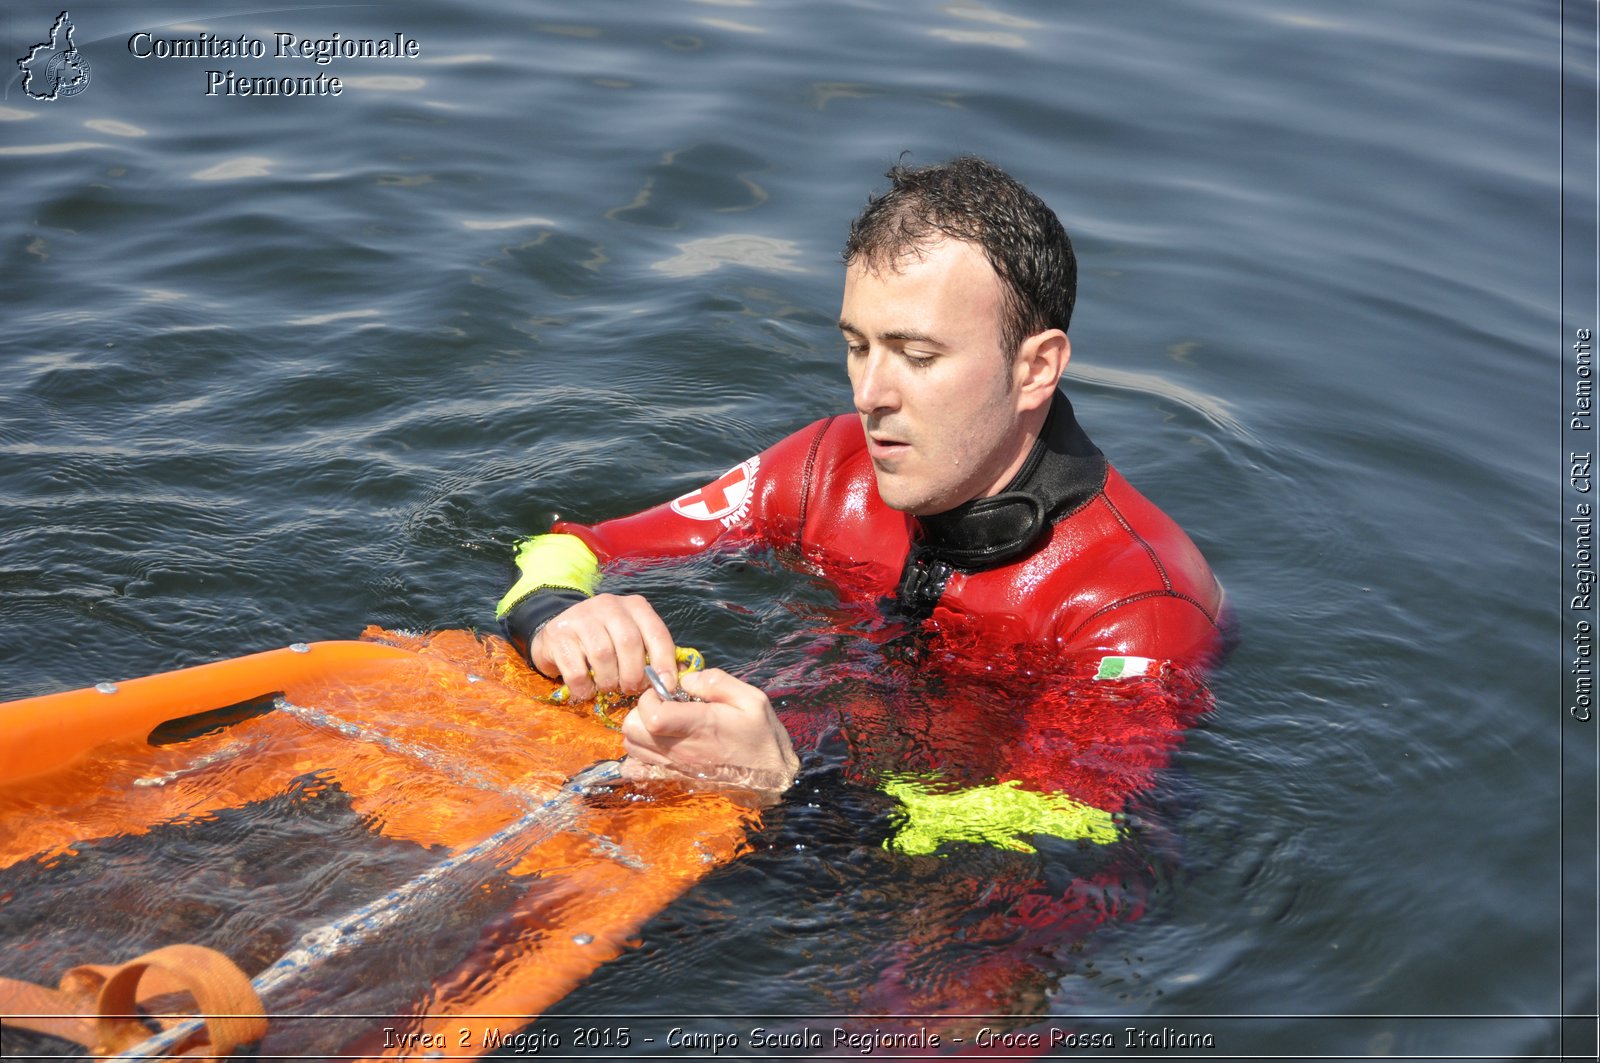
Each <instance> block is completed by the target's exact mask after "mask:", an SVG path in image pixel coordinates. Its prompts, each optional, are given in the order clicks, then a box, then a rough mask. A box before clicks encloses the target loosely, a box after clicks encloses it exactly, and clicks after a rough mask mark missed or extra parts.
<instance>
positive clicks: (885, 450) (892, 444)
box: [867, 432, 911, 460]
mask: <svg viewBox="0 0 1600 1063" xmlns="http://www.w3.org/2000/svg"><path fill="white" fill-rule="evenodd" d="M909 449H911V444H910V443H907V442H905V441H904V440H901V439H896V438H895V437H893V436H889V435H883V434H880V433H877V432H868V433H867V455H868V456H869V457H871V458H872V459H874V460H878V459H881V458H893V457H896V456H898V455H900V454H904V453H905V452H906V451H907V450H909Z"/></svg>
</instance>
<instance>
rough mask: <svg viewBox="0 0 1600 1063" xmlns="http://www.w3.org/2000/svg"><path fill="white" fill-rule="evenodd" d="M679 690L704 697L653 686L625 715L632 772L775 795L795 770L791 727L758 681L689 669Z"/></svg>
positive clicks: (625, 769)
mask: <svg viewBox="0 0 1600 1063" xmlns="http://www.w3.org/2000/svg"><path fill="white" fill-rule="evenodd" d="M679 678H680V680H681V683H682V686H683V689H684V690H685V691H686V692H688V693H690V694H693V695H694V696H695V697H697V698H704V699H705V700H703V701H662V700H661V698H660V697H658V696H657V695H656V694H655V692H654V691H646V692H645V693H644V694H642V695H640V697H639V704H638V706H637V707H635V708H634V710H633V711H632V712H630V713H629V714H628V717H627V719H625V720H623V721H622V748H623V749H624V750H625V751H626V752H627V754H628V759H627V761H626V762H625V763H624V766H623V772H624V774H625V775H627V776H628V777H630V778H651V777H655V776H659V775H670V774H674V773H675V774H678V775H683V776H688V777H690V778H698V779H705V780H708V781H712V782H719V783H726V784H730V785H735V786H740V787H743V788H745V789H749V790H754V791H757V792H760V793H762V794H765V795H768V796H776V795H777V794H779V793H782V792H783V791H784V790H787V789H788V788H789V786H790V784H792V783H793V782H794V777H795V773H796V772H798V771H799V770H800V761H799V758H797V757H796V756H795V755H794V747H793V746H791V745H790V743H789V732H788V731H785V730H784V728H783V724H782V723H781V722H780V721H779V720H778V716H777V713H775V712H773V711H772V702H771V701H769V700H768V699H767V696H766V695H765V694H763V693H762V692H761V691H760V690H759V689H757V688H756V687H753V686H751V685H750V684H749V683H745V682H743V681H741V680H738V679H735V678H734V677H733V676H731V675H729V674H728V673H727V672H724V671H722V670H720V669H717V668H713V669H710V670H708V671H705V672H686V673H684V674H683V675H682V676H680V677H679Z"/></svg>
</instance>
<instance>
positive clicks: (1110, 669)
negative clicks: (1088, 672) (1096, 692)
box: [1094, 657, 1161, 679]
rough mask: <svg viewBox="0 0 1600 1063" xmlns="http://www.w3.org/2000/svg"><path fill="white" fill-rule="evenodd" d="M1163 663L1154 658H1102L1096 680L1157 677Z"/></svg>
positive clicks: (1095, 675)
mask: <svg viewBox="0 0 1600 1063" xmlns="http://www.w3.org/2000/svg"><path fill="white" fill-rule="evenodd" d="M1160 671H1161V662H1160V661H1158V660H1155V659H1154V658H1152V657H1102V658H1100V670H1099V671H1098V672H1096V673H1095V674H1094V677H1095V678H1096V679H1132V678H1133V677H1134V676H1139V675H1156V674H1158V673H1159V672H1160Z"/></svg>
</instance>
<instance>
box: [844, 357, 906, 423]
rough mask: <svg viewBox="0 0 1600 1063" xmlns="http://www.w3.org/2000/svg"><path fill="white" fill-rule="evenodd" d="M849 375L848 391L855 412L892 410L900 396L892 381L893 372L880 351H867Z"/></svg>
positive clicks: (870, 412)
mask: <svg viewBox="0 0 1600 1063" xmlns="http://www.w3.org/2000/svg"><path fill="white" fill-rule="evenodd" d="M855 370H856V371H855V372H854V373H852V374H851V382H850V389H851V392H852V394H853V395H854V397H855V403H856V410H857V411H858V412H860V413H864V414H872V413H878V412H881V411H884V410H893V409H894V408H895V407H896V406H897V405H898V404H899V401H900V396H899V392H898V390H897V388H896V387H895V382H894V379H893V376H894V370H893V367H892V366H891V365H890V364H889V359H888V358H887V357H886V356H885V355H884V353H883V352H881V351H869V352H868V353H866V354H865V355H862V356H861V361H860V362H859V363H858V364H857V365H856V367H855Z"/></svg>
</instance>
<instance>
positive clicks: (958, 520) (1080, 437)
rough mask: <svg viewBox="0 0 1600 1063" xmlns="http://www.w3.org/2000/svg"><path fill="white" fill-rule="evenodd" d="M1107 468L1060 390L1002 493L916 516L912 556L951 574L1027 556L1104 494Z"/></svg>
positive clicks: (1098, 449) (1001, 563)
mask: <svg viewBox="0 0 1600 1063" xmlns="http://www.w3.org/2000/svg"><path fill="white" fill-rule="evenodd" d="M1109 468H1110V466H1109V465H1108V463H1107V462H1106V456H1105V455H1104V454H1102V453H1101V452H1100V448H1099V447H1096V446H1095V445H1094V444H1093V443H1092V442H1090V440H1089V437H1088V435H1086V434H1085V433H1084V431H1083V428H1082V427H1081V426H1080V425H1079V424H1078V418H1077V416H1076V415H1075V414H1074V413H1073V412H1072V403H1071V402H1070V401H1069V400H1068V399H1067V396H1066V395H1065V394H1064V393H1062V392H1059V391H1058V392H1056V396H1055V399H1054V401H1053V404H1052V405H1051V407H1050V415H1049V416H1048V417H1046V418H1045V422H1044V429H1043V431H1041V432H1040V433H1039V438H1038V440H1037V441H1036V442H1035V443H1034V445H1033V449H1032V450H1030V451H1029V452H1028V457H1027V459H1026V460H1025V461H1024V462H1023V463H1022V468H1021V469H1019V470H1017V475H1016V476H1014V477H1013V478H1012V480H1011V482H1010V483H1008V484H1007V485H1006V486H1005V489H1004V490H1002V491H1001V492H1000V493H999V494H996V495H991V496H990V497H988V498H977V499H973V500H972V501H971V502H967V503H965V504H964V505H960V506H957V507H956V508H955V509H952V510H947V511H946V512H944V513H938V514H934V515H933V516H928V517H919V518H918V521H917V523H918V524H919V525H920V527H921V531H922V534H921V536H920V538H919V540H918V542H917V543H916V545H915V546H914V547H913V552H914V553H918V554H921V555H922V556H923V557H924V558H927V559H928V560H932V561H942V562H944V563H945V564H947V565H949V566H951V567H952V568H956V569H962V570H965V571H981V570H983V569H986V568H994V567H995V566H997V565H1003V564H1006V563H1008V562H1011V561H1015V560H1016V559H1018V558H1020V557H1022V556H1023V555H1025V554H1027V553H1028V551H1030V550H1031V549H1033V547H1034V546H1035V545H1036V544H1037V543H1038V542H1039V541H1040V540H1041V539H1043V538H1044V537H1045V535H1046V534H1047V533H1048V532H1049V530H1050V526H1051V525H1052V524H1053V523H1055V521H1057V520H1059V519H1060V518H1061V517H1064V516H1066V515H1067V514H1069V513H1072V512H1075V511H1076V510H1078V509H1080V508H1082V507H1083V506H1084V505H1086V504H1087V503H1088V502H1089V500H1090V499H1092V498H1093V497H1094V496H1095V495H1097V494H1099V493H1100V491H1101V490H1103V489H1104V488H1105V484H1106V473H1107V471H1108V469H1109Z"/></svg>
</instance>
